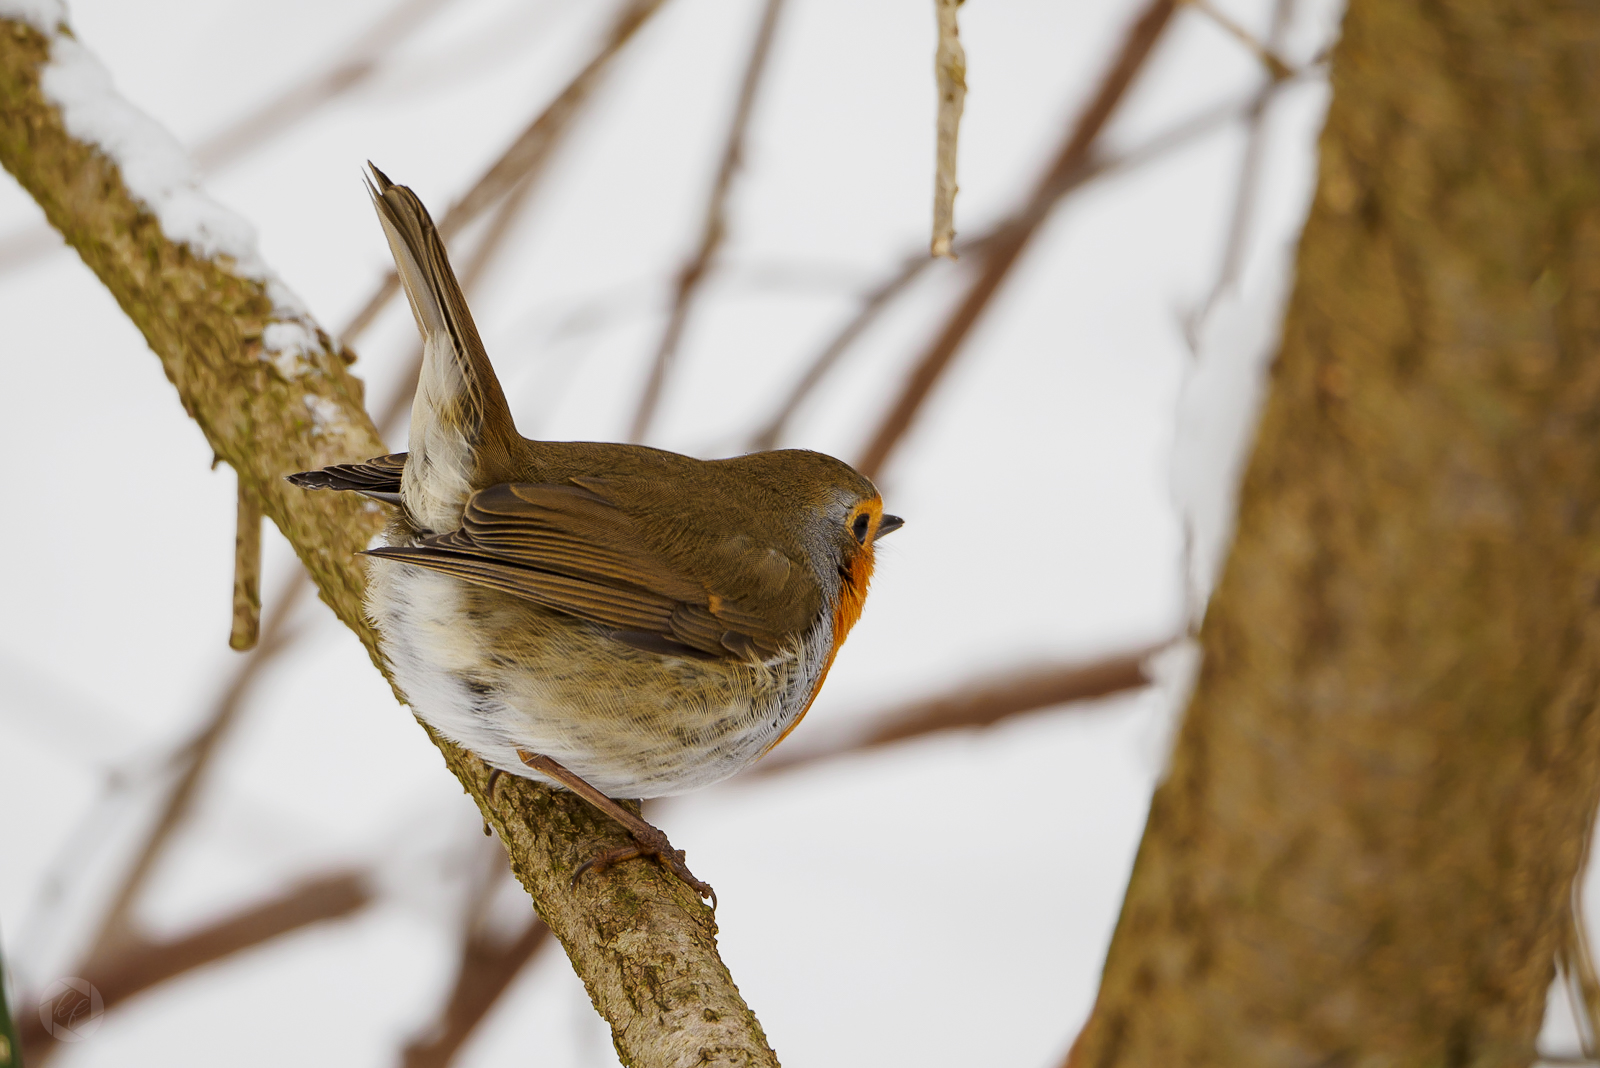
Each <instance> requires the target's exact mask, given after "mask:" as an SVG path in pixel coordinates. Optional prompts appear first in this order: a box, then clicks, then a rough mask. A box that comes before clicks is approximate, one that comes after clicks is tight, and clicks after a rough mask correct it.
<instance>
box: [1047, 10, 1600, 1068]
mask: <svg viewBox="0 0 1600 1068" xmlns="http://www.w3.org/2000/svg"><path fill="white" fill-rule="evenodd" d="M1332 78H1333V86H1334V95H1333V102H1332V107H1331V110H1330V111H1329V114H1328V122H1327V127H1326V129H1325V131H1324V133H1323V137H1322V143H1321V153H1322V157H1321V165H1320V176H1319V182H1318V188H1317V195H1316V199H1315V202H1314V205H1313V208H1312V211H1311V216H1310V219H1309V221H1308V223H1307V225H1306V230H1305V234H1304V238H1303V240H1302V243H1301V247H1300V253H1299V261H1298V275H1297V283H1296V288H1295V291H1294V295H1293V298H1292V300H1291V302H1290V308H1289V312H1288V317H1287V320H1286V322H1285V326H1284V337H1283V342H1282V347H1281V351H1280V353H1279V356H1278V361H1277V364H1276V366H1275V368H1274V372H1273V373H1274V381H1273V385H1272V390H1271V395H1270V399H1269V400H1268V403H1267V408H1266V411H1265V413H1264V415H1263V421H1262V425H1261V429H1260V432H1259V437H1258V442H1257V446H1256V451H1255V455H1254V457H1253V460H1252V462H1251V464H1250V467H1249V470H1248V473H1247V476H1246V479H1245V483H1244V487H1243V490H1242V494H1241V505H1240V514H1239V523H1238V535H1237V539H1236V542H1235V544H1234V547H1233V551H1232V556H1231V557H1230V559H1229V562H1228V565H1227V568H1226V570H1225V573H1224V575H1223V578H1222V582H1221V584H1220V586H1219V588H1218V590H1217V593H1216V596H1215V598H1214V599H1213V602H1212V604H1211V607H1210V610H1209V613H1208V615H1207V618H1206V622H1205V626H1204V628H1203V631H1202V635H1201V641H1202V644H1203V647H1204V664H1203V667H1202V669H1201V673H1200V678H1199V681H1198V684H1197V688H1196V691H1195V694H1194V696H1193V699H1192V701H1191V704H1190V706H1189V710H1188V714H1187V718H1186V720H1185V722H1184V724H1183V727H1182V730H1181V731H1180V733H1179V738H1178V742H1177V747H1176V750H1175V752H1174V755H1173V758H1172V767H1171V771H1170V774H1169V776H1168V778H1167V780H1166V781H1165V782H1164V783H1163V784H1162V785H1161V787H1160V788H1159V789H1158V790H1157V792H1156V796H1155V799H1154V802H1153V806H1152V809H1151V813H1150V820H1149V825H1148V826H1147V827H1146V830H1145V836H1144V841H1143V844H1142V845H1141V847H1140V851H1139V857H1138V860H1137V862H1136V864H1135V866H1134V872H1133V877H1132V882H1131V885H1130V887H1129V890H1128V896H1127V900H1126V902H1125V904H1124V907H1123V913H1122V917H1121V920H1120V922H1119V923H1118V926H1117V930H1116V934H1115V936H1114V938H1113V941H1112V944H1111V950H1110V955H1109V958H1108V961H1107V964H1106V970H1105V978H1104V982H1103V985H1102V989H1101V993H1100V998H1099V1003H1098V1005H1097V1006H1096V1008H1095V1011H1094V1013H1093V1015H1092V1017H1091V1019H1090V1022H1089V1024H1088V1026H1086V1028H1085V1029H1084V1032H1083V1034H1082V1035H1081V1036H1080V1038H1079V1041H1078V1044H1077V1046H1076V1047H1075V1048H1074V1050H1073V1053H1072V1055H1071V1056H1070V1057H1069V1059H1068V1062H1069V1064H1073V1065H1078V1066H1082V1068H1088V1066H1091V1065H1093V1066H1097V1068H1098V1066H1110V1065H1134V1064H1138V1065H1163V1066H1165V1065H1227V1066H1230V1068H1245V1066H1251V1065H1273V1066H1285V1065H1291V1066H1293V1065H1308V1066H1309V1065H1339V1066H1357V1065H1361V1066H1367V1065H1372V1066H1376V1065H1384V1066H1389V1065H1475V1066H1477V1065H1483V1066H1487V1065H1501V1064H1527V1063H1529V1061H1530V1060H1531V1059H1532V1054H1533V1043H1534V1040H1535V1038H1536V1036H1537V1034H1538V1032H1539V1028H1540V1023H1541V1019H1542V1014H1543V1009H1544V1001H1545V994H1546V991H1547V989H1548V987H1549V984H1550V981H1551V977H1552V963H1551V962H1552V958H1553V956H1554V953H1555V950H1556V947H1557V944H1558V939H1559V936H1560V933H1561V930H1562V923H1563V915H1564V910H1565V909H1566V908H1567V907H1568V893H1569V889H1570V887H1571V884H1572V880H1573V878H1574V876H1575V875H1576V874H1577V873H1578V865H1579V858H1580V855H1581V854H1582V846H1583V843H1584V841H1585V838H1586V836H1587V835H1588V834H1589V832H1590V826H1591V823H1592V816H1593V813H1594V808H1595V803H1596V797H1597V790H1596V787H1597V781H1600V780H1597V771H1600V714H1597V711H1600V710H1597V707H1596V686H1597V683H1600V625H1597V622H1600V621H1597V617H1596V605H1597V603H1600V345H1597V341H1600V6H1596V5H1594V4H1587V5H1580V4H1572V3H1561V2H1554V0H1539V2H1526V0H1458V2H1434V3H1415V2H1404V3H1402V2H1395V0H1352V2H1351V4H1350V8H1349V12H1348V15H1347V17H1346V21H1345V29H1344V36H1343V40H1342V41H1341V43H1340V44H1339V46H1338V48H1337V50H1336V52H1335V55H1334V59H1333V67H1332Z"/></svg>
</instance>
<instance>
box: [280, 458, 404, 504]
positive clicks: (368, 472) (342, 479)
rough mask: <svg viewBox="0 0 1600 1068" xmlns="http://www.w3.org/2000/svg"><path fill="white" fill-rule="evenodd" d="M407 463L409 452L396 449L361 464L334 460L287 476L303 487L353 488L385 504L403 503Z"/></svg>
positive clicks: (292, 481)
mask: <svg viewBox="0 0 1600 1068" xmlns="http://www.w3.org/2000/svg"><path fill="white" fill-rule="evenodd" d="M405 466H406V454H405V453H403V452H397V453H391V454H390V455H388V456H377V457H374V458H373V459H371V460H368V461H367V462H366V463H362V464H334V465H333V466H331V467H324V468H322V469H320V470H317V471H301V472H298V473H297V474H293V475H288V476H286V477H287V479H288V480H289V482H291V483H293V484H294V485H296V486H299V487H301V488H302V489H331V490H354V491H355V492H357V493H360V494H363V495H365V496H368V497H371V498H373V499H374V500H379V501H383V502H384V503H385V504H400V503H401V500H400V480H401V478H402V475H403V472H404V471H405Z"/></svg>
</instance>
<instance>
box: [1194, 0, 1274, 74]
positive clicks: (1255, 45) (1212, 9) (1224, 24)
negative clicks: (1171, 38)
mask: <svg viewBox="0 0 1600 1068" xmlns="http://www.w3.org/2000/svg"><path fill="white" fill-rule="evenodd" d="M1183 2H1184V3H1186V4H1188V5H1189V6H1190V7H1192V8H1194V9H1195V10H1196V11H1198V12H1200V13H1201V14H1202V15H1204V16H1206V18H1208V19H1210V20H1211V21H1212V22H1214V23H1216V24H1217V26H1218V27H1219V28H1220V29H1221V30H1222V32H1223V33H1226V34H1227V35H1228V36H1229V37H1232V38H1233V39H1234V40H1235V41H1238V42H1239V43H1240V44H1242V45H1244V47H1245V48H1247V49H1249V51H1250V54H1251V55H1253V56H1255V57H1256V59H1258V60H1260V61H1261V65H1262V66H1263V67H1266V68H1267V74H1268V76H1269V77H1271V78H1272V79H1273V80H1274V81H1282V80H1283V79H1284V78H1288V77H1291V76H1292V75H1293V74H1294V68H1293V67H1291V66H1290V65H1289V64H1288V63H1286V62H1284V60H1283V57H1282V56H1280V55H1278V47H1279V45H1280V44H1281V42H1279V41H1268V42H1266V43H1263V42H1261V41H1260V40H1258V39H1257V38H1256V36H1255V35H1254V34H1252V33H1251V32H1250V31H1249V30H1247V29H1245V28H1244V27H1243V26H1241V25H1239V24H1238V23H1237V22H1235V21H1234V20H1233V19H1232V18H1229V17H1228V16H1227V15H1225V14H1223V13H1222V11H1220V10H1218V8H1217V6H1216V5H1215V4H1213V3H1212V2H1211V0H1183ZM1274 21H1275V22H1277V21H1281V17H1280V16H1274Z"/></svg>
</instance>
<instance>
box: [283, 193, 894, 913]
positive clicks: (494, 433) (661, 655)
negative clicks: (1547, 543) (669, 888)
mask: <svg viewBox="0 0 1600 1068" xmlns="http://www.w3.org/2000/svg"><path fill="white" fill-rule="evenodd" d="M368 167H369V169H370V171H371V177H370V180H369V182H368V192H369V193H370V194H371V196H372V202H373V205H374V206H375V207H376V208H377V212H378V219H379V221H380V222H382V224H383V230H384V234H385V235H386V236H387V237H388V240H389V248H390V251H391V252H392V253H393V255H394V262H395V267H396V269H397V271H398V273H399V276H400V282H401V285H402V287H403V288H404V290H405V294H406V298H407V300H408V301H409V302H410V304H411V311H412V314H413V315H414V316H415V317H416V321H417V329H418V330H419V331H420V332H421V334H422V341H423V359H422V371H421V374H420V376H419V378H418V381H417V391H416V399H415V401H414V402H413V404H412V408H411V430H410V438H409V442H408V449H409V451H407V452H405V453H397V454H394V455H390V456H380V457H377V458H376V459H372V460H368V461H366V462H365V463H353V464H337V465H334V466H332V467H326V468H323V469H321V470H319V471H306V472H302V473H300V474H296V475H290V476H289V481H290V482H292V483H294V484H296V485H298V486H302V487H306V488H308V489H333V490H350V491H354V492H356V493H362V494H365V495H366V496H368V497H372V498H375V499H377V500H379V501H383V502H385V503H387V504H391V505H395V506H397V509H398V510H397V512H396V514H395V516H394V518H393V520H392V521H391V522H390V524H389V526H388V528H387V530H386V531H385V534H384V539H383V540H384V543H385V544H384V545H382V546H380V547H377V548H373V549H370V550H368V551H367V554H366V555H368V556H369V557H371V558H372V560H371V563H370V565H369V568H368V582H367V593H366V610H367V614H368V615H369V616H370V618H371V619H372V621H373V623H374V624H375V625H376V626H377V629H378V633H379V636H380V645H381V648H382V650H383V653H384V655H385V657H386V658H387V659H388V661H389V664H390V666H391V669H392V671H393V674H394V678H395V681H396V682H397V683H398V684H399V686H400V689H401V691H402V692H403V693H404V694H405V695H406V698H407V700H408V702H409V703H410V704H411V707H412V710H413V711H414V712H415V713H416V715H417V716H419V717H420V718H421V719H422V720H424V721H425V722H426V723H428V724H429V725H430V726H432V727H433V728H434V729H436V730H437V731H439V733H441V734H443V735H444V736H445V737H447V738H449V739H450V740H451V741H453V742H456V743H457V744H459V745H462V746H465V747H466V748H467V749H468V750H470V751H471V752H473V753H475V754H477V756H479V757H480V758H481V759H482V760H483V761H484V762H485V763H487V764H488V765H489V766H490V767H491V768H493V769H495V771H494V772H491V775H492V776H493V775H495V774H497V773H499V772H507V773H511V774H516V775H522V776H526V777H528V778H532V779H537V780H540V781H542V782H546V783H549V784H552V785H555V786H560V787H565V788H567V789H569V790H572V791H573V792H575V793H577V794H579V795H580V796H582V797H583V798H585V799H586V800H587V801H589V802H590V803H591V804H593V805H595V806H596V807H597V808H599V809H600V810H601V811H603V812H605V813H607V814H608V815H610V816H612V817H613V818H614V819H616V820H617V821H618V822H619V823H621V824H622V825H623V826H624V827H625V828H627V830H628V831H629V832H630V834H632V836H633V838H634V841H635V843H636V845H635V846H632V847H629V848H626V849H618V850H612V851H610V852H608V853H604V854H601V855H600V856H598V857H596V858H594V859H592V860H591V861H589V862H588V863H587V864H585V865H584V866H583V867H581V868H580V869H579V870H578V873H577V875H579V876H581V875H582V874H583V872H584V871H585V870H588V869H590V868H594V869H597V870H604V868H606V867H607V866H609V865H611V864H614V863H617V862H620V861H623V860H627V859H630V858H633V857H641V856H643V857H652V858H655V859H656V860H658V861H659V862H660V863H661V864H663V865H664V866H665V867H666V868H668V869H669V870H671V871H673V872H674V873H675V874H677V875H678V876H679V877H680V878H681V879H683V880H684V881H685V882H686V883H688V884H689V885H690V886H692V887H693V888H694V889H695V890H696V892H698V893H699V894H701V896H709V897H711V899H712V903H713V905H714V904H715V901H716V898H715V895H714V894H713V893H712V891H711V888H710V887H709V886H708V885H707V884H705V883H703V882H701V881H700V880H699V879H696V878H695V877H694V875H693V874H692V873H691V872H690V871H689V869H688V867H687V866H686V864H685V863H684V854H683V852H682V851H681V850H677V849H674V848H673V847H672V844H671V842H669V841H668V840H667V837H666V835H664V834H663V833H662V832H661V831H660V830H658V829H657V828H655V827H653V826H651V825H650V824H649V823H647V822H645V821H644V820H643V819H641V818H640V817H638V816H636V815H634V813H632V812H631V811H629V810H628V809H627V808H624V807H623V806H621V805H619V804H617V803H616V801H615V800H613V799H614V798H649V797H662V796H666V795H670V794H678V793H683V792H685V791H688V790H693V789H695V788H697V787H701V786H707V785H710V784H711V783H715V782H719V781H721V780H722V779H725V778H727V777H728V776H730V775H732V774H734V773H735V772H737V771H739V770H741V769H743V768H745V767H748V766H749V765H750V764H752V763H754V762H755V761H756V760H757V759H759V758H760V757H761V755H762V754H763V753H765V752H766V751H767V750H769V749H771V748H772V747H773V746H774V745H776V744H777V743H778V742H780V741H782V740H783V738H784V737H785V736H786V735H787V734H788V733H789V731H791V730H793V729H794V726H795V724H797V723H799V722H800V719H801V717H803V716H804V715H805V713H806V710H807V709H808V708H810V706H811V702H812V701H814V700H815V699H816V696H817V692H818V691H819V690H820V689H821V688H822V683H823V680H824V679H825V678H826V677H827V674H828V668H829V666H830V665H832V663H833V658H834V655H835V654H836V653H838V651H839V646H840V645H842V644H843V643H844V640H845V636H846V635H848V634H849V633H850V628H851V627H852V626H854V624H855V622H856V620H857V618H859V617H860V615H861V607H862V603H863V602H864V601H865V599H866V596H867V585H868V583H869V582H870V581H871V578H872V569H873V554H874V546H875V544H876V542H877V540H878V539H879V538H881V537H883V536H884V535H885V534H888V533H889V532H891V531H893V530H896V529H898V528H899V527H900V526H901V525H902V522H903V521H902V520H901V519H899V518H898V517H896V516H892V515H886V514H885V513H884V511H883V500H882V498H881V497H880V496H879V494H878V491H877V489H876V488H875V487H874V486H873V484H872V482H871V481H870V480H868V479H867V478H865V477H864V476H862V475H861V474H859V473H857V472H856V471H855V470H854V469H853V468H851V467H850V466H849V465H848V464H846V463H844V462H842V461H840V460H836V459H834V458H833V457H831V456H826V455H823V454H822V453H816V452H808V451H803V450H796V449H787V450H781V451H776V452H762V453H754V454H751V455H748V456H737V457H733V458H731V459H724V460H697V459H694V458H692V457H688V456H682V455H679V454H677V453H671V452H665V451H662V450H660V449H653V448H647V447H645V446H642V445H621V444H607V443H600V442H563V441H530V440H529V439H527V438H524V437H522V436H521V435H519V434H518V433H517V431H516V427H515V425H514V424H513V421H512V417H511V409H510V407H509V406H508V405H507V403H506V398H505V394H504V393H503V392H502V390H501V388H500V383H499V380H498V379H496V377H495V374H494V370H493V368H492V367H491V366H490V364H489V357H488V354H487V353H486V352H485V351H484V347H483V342H482V341H481V340H480V339H479V337H478V331H477V327H476V326H475V325H474V324H473V321H472V314H471V312H469V311H468V310H467V305H466V299H465V297H464V296H463V295H462V292H461V287H460V285H459V283H458V282H457V281H456V277H455V273H454V272H453V271H452V270H451V267H450V263H449V260H448V258H447V257H446V255H445V249H444V244H443V242H442V241H441V240H440V238H439V235H438V232H437V231H436V230H435V229H434V225H433V220H432V219H431V218H430V217H429V216H428V211H427V209H426V208H424V207H423V205H422V202H421V200H419V199H418V198H417V196H416V194H414V193H413V192H412V191H411V190H410V189H408V188H406V187H405V186H400V185H395V184H394V183H393V182H391V181H390V180H389V179H388V178H387V177H386V176H385V175H384V174H383V172H382V171H380V170H378V169H377V168H376V167H373V166H372V165H371V164H368ZM491 788H492V787H491ZM574 878H575V879H576V878H577V876H574Z"/></svg>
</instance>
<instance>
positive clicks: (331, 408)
mask: <svg viewBox="0 0 1600 1068" xmlns="http://www.w3.org/2000/svg"><path fill="white" fill-rule="evenodd" d="M306 408H307V410H309V411H310V412H311V436H312V437H318V436H320V435H322V434H328V433H331V432H333V431H334V430H338V429H343V428H344V427H345V425H346V420H345V417H344V409H342V408H340V407H339V406H338V405H337V404H335V403H333V401H331V400H329V399H328V398H326V397H319V396H317V395H316V394H315V393H307V394H306Z"/></svg>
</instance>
